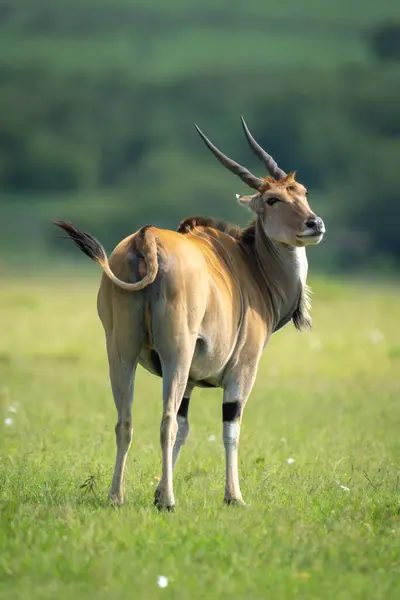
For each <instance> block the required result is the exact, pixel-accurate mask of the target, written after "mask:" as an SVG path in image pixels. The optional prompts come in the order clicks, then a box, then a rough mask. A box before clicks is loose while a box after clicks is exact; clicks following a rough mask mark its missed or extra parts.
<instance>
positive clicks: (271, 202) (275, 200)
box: [266, 198, 279, 206]
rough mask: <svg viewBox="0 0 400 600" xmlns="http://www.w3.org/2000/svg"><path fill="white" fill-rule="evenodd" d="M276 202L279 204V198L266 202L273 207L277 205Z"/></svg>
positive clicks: (269, 199)
mask: <svg viewBox="0 0 400 600" xmlns="http://www.w3.org/2000/svg"><path fill="white" fill-rule="evenodd" d="M275 202H279V198H268V199H267V200H266V203H267V204H269V206H272V205H273V204H275Z"/></svg>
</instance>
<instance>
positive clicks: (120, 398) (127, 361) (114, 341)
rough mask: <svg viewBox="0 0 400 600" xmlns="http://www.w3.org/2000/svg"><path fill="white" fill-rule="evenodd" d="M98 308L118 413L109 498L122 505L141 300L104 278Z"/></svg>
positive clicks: (140, 331) (141, 337)
mask: <svg viewBox="0 0 400 600" xmlns="http://www.w3.org/2000/svg"><path fill="white" fill-rule="evenodd" d="M98 311H99V316H100V319H101V321H102V323H103V327H104V330H105V334H106V343H107V354H108V364H109V370H110V382H111V388H112V393H113V396H114V402H115V407H116V409H117V413H118V420H117V424H116V426H115V438H116V445H117V455H116V459H115V467H114V475H113V479H112V483H111V488H110V492H109V499H110V500H111V502H113V503H115V504H122V503H123V482H124V472H125V465H126V459H127V456H128V451H129V448H130V445H131V441H132V401H133V387H134V380H135V372H136V367H137V363H138V358H139V354H140V350H141V345H142V340H143V312H144V310H143V300H142V298H141V296H140V295H137V296H136V294H131V293H129V292H128V293H126V292H121V291H117V290H116V289H115V288H114V286H113V284H111V282H109V281H108V280H107V278H104V277H103V280H102V284H101V287H100V291H99V296H98Z"/></svg>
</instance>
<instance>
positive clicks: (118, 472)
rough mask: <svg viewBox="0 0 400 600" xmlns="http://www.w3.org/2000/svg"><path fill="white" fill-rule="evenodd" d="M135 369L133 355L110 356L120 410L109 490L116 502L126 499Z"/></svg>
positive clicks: (112, 500) (112, 379) (120, 502)
mask: <svg viewBox="0 0 400 600" xmlns="http://www.w3.org/2000/svg"><path fill="white" fill-rule="evenodd" d="M135 371H136V362H135V361H134V359H133V357H130V358H128V359H126V358H125V359H122V358H120V357H114V356H112V357H111V358H110V379H111V387H112V391H113V395H114V401H115V406H116V408H117V412H118V421H117V424H116V426H115V438H116V443H117V456H116V460H115V467H114V475H113V479H112V483H111V488H110V492H109V499H110V501H111V502H112V503H114V504H122V503H123V501H124V496H123V484H124V473H125V465H126V459H127V456H128V452H129V448H130V445H131V442H132V431H133V429H132V401H133V386H134V377H135Z"/></svg>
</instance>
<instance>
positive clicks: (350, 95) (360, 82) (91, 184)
mask: <svg viewBox="0 0 400 600" xmlns="http://www.w3.org/2000/svg"><path fill="white" fill-rule="evenodd" d="M382 35H383V34H382ZM382 35H381V38H382ZM390 35H392V31H391V33H390ZM392 37H393V36H392ZM381 38H379V36H378V35H376V32H374V33H373V36H372V37H371V60H370V61H368V62H366V63H365V64H360V65H356V66H355V65H353V66H346V65H343V66H341V67H338V68H336V69H330V70H324V69H321V68H311V67H310V68H308V69H307V68H303V69H296V68H290V67H289V66H288V67H285V68H284V69H282V68H279V69H278V68H277V67H273V66H269V67H268V68H265V69H260V68H254V69H251V68H249V67H247V68H243V67H240V68H239V67H238V68H233V67H231V68H230V69H229V70H227V69H225V68H222V67H219V66H218V62H217V61H216V64H215V66H214V68H213V69H208V70H207V71H202V70H195V71H193V73H190V74H187V75H185V76H179V77H175V78H173V79H170V80H169V81H151V80H147V81H145V80H144V79H143V77H140V78H139V77H135V74H134V72H132V74H131V76H129V77H127V75H126V71H122V70H121V71H120V72H119V71H118V69H117V70H116V69H112V70H110V69H103V70H102V69H99V70H97V71H93V72H90V73H89V72H85V73H83V72H81V73H79V72H63V71H61V70H57V69H54V68H50V67H49V66H48V65H44V64H41V63H37V62H29V61H27V60H25V61H19V62H16V63H15V64H14V63H12V62H11V61H6V60H3V61H2V62H1V60H0V186H1V189H2V194H1V195H0V210H1V211H2V212H3V215H7V214H8V213H7V210H13V211H14V212H12V214H13V215H15V214H16V213H15V210H16V207H17V208H18V206H20V207H21V213H23V220H24V223H25V225H24V231H26V232H28V230H29V229H30V228H31V227H32V224H35V223H36V221H35V219H37V215H38V214H39V213H40V215H41V218H43V216H45V217H46V218H48V219H49V220H50V219H51V218H52V217H59V218H70V219H71V220H73V219H75V220H76V221H77V224H79V226H82V227H84V228H85V227H86V228H87V229H89V230H90V231H93V232H94V233H95V234H96V235H97V236H98V237H100V239H102V240H104V241H105V242H106V243H107V244H109V245H114V244H115V243H116V242H117V241H118V240H119V239H120V238H121V236H122V235H127V234H128V233H130V232H132V231H134V230H135V229H136V228H138V227H139V226H140V225H142V224H145V223H147V222H153V223H154V224H157V225H159V226H169V227H175V226H176V225H177V223H178V222H179V220H180V219H181V218H183V217H185V216H187V215H188V214H191V213H202V214H205V215H210V214H214V215H215V216H218V217H223V218H226V219H232V220H235V221H240V222H242V223H244V222H245V220H246V218H247V215H246V214H243V211H241V210H240V209H239V208H238V207H237V206H236V204H235V201H234V196H233V192H237V191H240V190H239V188H241V186H242V184H241V183H240V182H239V181H237V182H236V181H234V180H233V178H232V176H231V175H229V174H228V173H226V172H224V171H223V169H222V167H219V166H217V165H216V162H215V161H214V160H213V159H212V158H211V156H209V154H208V153H207V151H206V149H205V148H204V147H203V146H202V144H201V142H200V141H199V139H198V137H197V136H196V133H195V131H194V129H193V122H194V121H196V122H197V123H198V124H199V126H200V127H201V128H202V129H203V130H204V132H205V133H206V134H207V135H209V137H210V138H211V139H212V140H213V141H214V143H216V145H217V146H219V147H220V148H221V149H222V150H223V151H225V152H226V153H227V154H229V155H230V156H232V157H233V158H235V159H236V160H238V161H239V162H242V163H244V164H246V166H248V167H249V168H251V169H252V170H254V171H255V172H256V173H257V174H260V175H262V174H264V172H263V166H262V165H261V164H259V163H257V162H254V157H253V156H252V155H251V153H250V151H249V149H248V147H247V146H246V143H245V140H244V136H243V134H242V132H241V128H240V122H239V115H240V114H242V113H243V114H244V116H245V118H246V120H247V122H248V124H249V126H250V129H251V130H252V132H253V134H254V135H255V137H256V138H257V140H258V141H259V142H260V143H261V144H262V145H263V146H264V147H265V148H266V149H268V151H269V152H271V153H272V154H273V155H274V156H275V157H276V158H277V160H278V161H279V163H280V164H281V166H282V167H283V168H284V169H285V170H287V171H289V170H294V169H296V170H297V171H298V178H299V180H301V181H303V182H304V183H305V184H306V185H307V187H308V188H309V189H310V191H311V192H312V194H310V197H311V204H312V206H313V208H314V209H315V210H316V212H318V213H319V214H321V215H322V216H323V217H324V219H325V220H326V222H327V227H328V236H327V243H326V247H325V249H324V252H323V253H322V254H321V255H320V256H321V257H323V261H324V262H323V265H321V266H325V267H332V268H336V267H338V268H342V269H354V268H382V266H385V265H389V266H391V267H393V266H397V267H398V266H400V235H399V227H398V221H397V217H398V216H399V214H400V211H399V208H398V202H399V201H398V168H399V167H398V165H399V157H400V102H399V91H400V73H399V63H398V62H396V57H394V58H395V59H394V60H393V56H392V55H391V56H390V60H387V61H386V60H381V59H382V56H381V55H382V52H381V48H382V39H381ZM377 40H378V41H377ZM378 42H379V43H378ZM391 43H392V45H393V46H394V47H395V49H396V48H397V46H396V45H395V43H394V42H391ZM374 48H378V50H379V51H380V54H379V52H378V51H376V52H375V55H376V56H375V57H374V55H373V54H374ZM383 58H387V57H386V55H385V56H383ZM241 189H242V188H241ZM313 195H314V198H315V199H313ZM10 207H11V208H10ZM4 218H5V217H4ZM7 230H8V231H7V232H6V234H5V238H4V239H6V240H7V244H10V245H12V242H13V235H12V234H11V233H10V231H9V227H8V226H7ZM42 234H43V236H44V248H45V249H46V248H48V249H50V248H53V247H55V245H57V246H59V243H57V244H56V239H55V237H56V232H53V231H51V230H50V229H45V230H41V235H42ZM27 235H28V234H27ZM4 243H5V242H4ZM4 243H3V246H4ZM321 260H322V259H321Z"/></svg>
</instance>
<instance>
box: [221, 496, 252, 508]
mask: <svg viewBox="0 0 400 600" xmlns="http://www.w3.org/2000/svg"><path fill="white" fill-rule="evenodd" d="M224 502H225V504H226V505H227V506H241V507H247V506H248V504H246V502H245V501H244V500H243V499H242V498H224Z"/></svg>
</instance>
